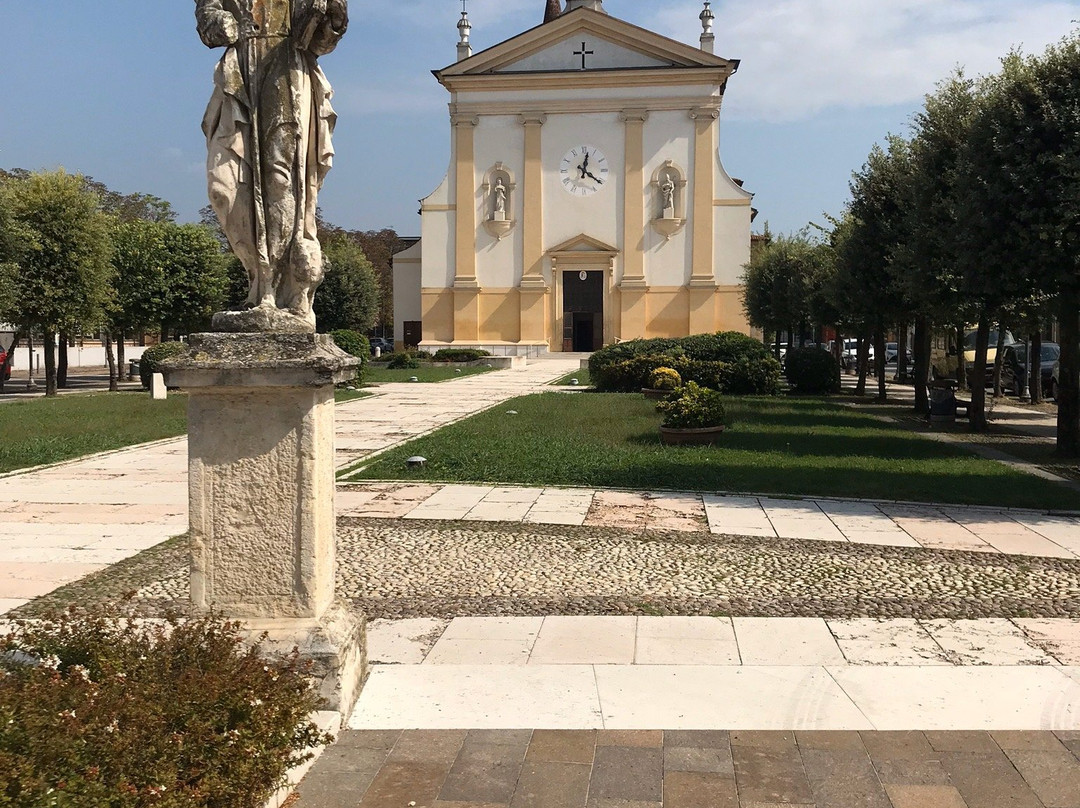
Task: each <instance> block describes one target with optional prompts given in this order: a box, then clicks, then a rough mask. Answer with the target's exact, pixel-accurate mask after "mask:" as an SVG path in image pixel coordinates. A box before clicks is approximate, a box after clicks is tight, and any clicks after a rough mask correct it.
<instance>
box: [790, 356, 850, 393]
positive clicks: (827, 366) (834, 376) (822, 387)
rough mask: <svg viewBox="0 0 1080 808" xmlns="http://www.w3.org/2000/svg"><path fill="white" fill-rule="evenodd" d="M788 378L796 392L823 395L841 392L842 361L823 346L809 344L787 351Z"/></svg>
mask: <svg viewBox="0 0 1080 808" xmlns="http://www.w3.org/2000/svg"><path fill="white" fill-rule="evenodd" d="M786 362H787V378H788V381H789V382H791V386H792V388H794V392H796V393H799V394H802V395H809V396H823V395H829V394H830V393H838V392H840V363H839V362H837V361H836V357H834V356H833V355H832V354H831V353H829V352H828V351H826V350H825V349H823V348H818V347H815V346H809V347H807V348H797V349H796V350H794V351H788V353H787V360H786Z"/></svg>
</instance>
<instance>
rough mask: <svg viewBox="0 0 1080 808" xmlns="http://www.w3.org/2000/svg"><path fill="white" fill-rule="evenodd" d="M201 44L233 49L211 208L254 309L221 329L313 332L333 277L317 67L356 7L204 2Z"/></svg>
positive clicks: (329, 130) (217, 124) (220, 80)
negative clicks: (315, 305) (320, 219)
mask: <svg viewBox="0 0 1080 808" xmlns="http://www.w3.org/2000/svg"><path fill="white" fill-rule="evenodd" d="M195 17H196V20H197V22H198V30H199V36H200V37H201V38H202V41H203V42H204V43H205V44H206V46H207V47H210V48H219V47H224V48H225V49H226V50H225V55H224V56H223V57H222V59H221V62H220V63H219V64H218V66H217V70H216V71H215V74H214V93H213V96H212V98H211V99H210V104H209V106H208V107H207V110H206V116H205V118H204V119H203V132H204V133H205V134H206V142H207V148H208V152H209V155H208V160H207V173H208V176H209V192H210V202H211V204H212V205H213V208H214V212H215V213H216V214H217V216H218V220H219V221H220V222H221V227H222V229H223V230H224V232H225V235H226V236H227V237H228V239H229V243H230V244H231V245H232V248H233V251H234V252H235V253H236V255H237V257H238V258H239V259H240V261H241V262H242V263H243V265H244V268H245V269H246V270H247V273H248V279H249V281H250V284H251V285H250V291H249V294H248V297H247V301H246V303H245V311H241V312H223V313H221V314H218V315H216V316H215V317H214V329H215V330H218V331H242V332H258V331H293V332H296V331H308V332H310V331H314V330H315V314H314V312H313V311H312V302H313V300H314V297H315V290H316V289H317V288H318V286H319V284H320V283H321V282H322V279H323V275H324V274H325V270H324V266H323V255H322V247H321V245H320V244H319V239H318V232H317V227H316V223H315V209H316V204H317V196H318V192H319V189H320V188H321V187H322V183H323V179H324V178H325V177H326V174H327V172H328V171H329V170H330V167H331V165H332V163H333V157H334V149H333V146H332V145H331V136H332V134H333V131H334V124H335V121H336V119H337V116H336V115H335V114H334V110H333V108H332V107H331V106H330V99H331V97H332V96H333V91H332V90H331V88H330V84H329V82H328V81H327V80H326V76H324V75H323V72H322V70H321V69H320V68H319V65H318V62H317V57H319V56H321V55H323V54H325V53H330V51H332V50H333V49H334V48H335V47H336V46H337V43H338V41H339V40H340V39H341V37H342V36H343V35H344V34H345V29H346V27H347V26H348V8H347V0H195Z"/></svg>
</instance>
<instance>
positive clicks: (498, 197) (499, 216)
mask: <svg viewBox="0 0 1080 808" xmlns="http://www.w3.org/2000/svg"><path fill="white" fill-rule="evenodd" d="M495 221H497V222H505V221H506V186H505V185H503V181H502V177H499V178H498V179H497V180H495Z"/></svg>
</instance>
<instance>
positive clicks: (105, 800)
mask: <svg viewBox="0 0 1080 808" xmlns="http://www.w3.org/2000/svg"><path fill="white" fill-rule="evenodd" d="M35 661H36V664H35ZM305 673H306V669H305V667H304V665H303V664H302V663H301V662H300V661H299V660H298V659H297V658H296V657H295V656H293V657H290V658H287V659H284V660H278V661H274V662H269V661H267V660H265V659H263V658H262V657H261V656H260V654H259V648H258V647H257V646H256V647H248V646H245V645H244V644H243V641H242V639H241V636H240V633H239V626H238V625H237V624H233V623H225V622H222V621H220V620H219V619H217V618H214V617H204V618H200V619H197V620H191V621H188V622H182V621H180V620H179V619H177V618H168V619H166V620H158V621H154V622H137V621H134V620H127V619H119V618H117V617H116V616H113V617H106V616H102V615H100V614H97V615H89V614H82V613H78V612H75V611H69V612H67V613H65V614H63V615H61V616H59V617H56V618H52V619H47V620H43V621H40V622H26V623H21V624H19V625H17V626H16V628H15V631H14V632H13V633H12V634H11V635H9V636H8V637H6V638H4V639H3V640H2V641H0V805H11V806H19V808H46V806H48V807H49V808H68V807H69V806H70V807H71V808H76V807H77V806H86V807H87V808H90V807H91V806H93V807H94V808H98V807H99V806H100V807H101V808H144V807H145V808H150V806H153V808H211V806H212V807H213V808H259V806H262V805H263V804H264V803H265V801H266V800H267V798H268V797H269V796H270V795H271V794H272V793H273V791H274V790H276V789H277V788H278V787H279V786H280V785H281V784H282V783H283V781H284V776H285V773H286V772H287V771H288V770H289V769H290V768H291V767H292V766H294V765H297V764H298V763H300V762H302V761H304V760H306V759H307V758H308V757H310V754H309V753H307V752H306V751H305V750H308V749H310V748H312V747H314V746H317V745H321V744H325V743H327V742H329V741H330V740H331V739H330V738H329V737H327V736H325V735H323V734H322V733H321V732H320V731H319V730H318V728H317V727H315V726H314V725H313V724H311V723H310V722H308V721H307V718H306V717H307V715H308V714H309V713H310V712H311V711H313V710H315V709H318V706H319V698H318V694H317V693H316V692H315V691H314V689H313V687H312V684H311V682H310V681H309V679H308V678H307V677H306V675H305Z"/></svg>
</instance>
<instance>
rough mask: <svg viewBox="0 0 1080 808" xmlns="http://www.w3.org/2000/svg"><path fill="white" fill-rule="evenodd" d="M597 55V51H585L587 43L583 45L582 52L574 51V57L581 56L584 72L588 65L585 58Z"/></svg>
mask: <svg viewBox="0 0 1080 808" xmlns="http://www.w3.org/2000/svg"><path fill="white" fill-rule="evenodd" d="M595 53H596V51H591V50H585V43H584V42H582V43H581V50H579V51H574V56H580V57H581V69H582V70H585V69H586V67H587V65H586V64H585V57H586V56H593V55H595Z"/></svg>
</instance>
